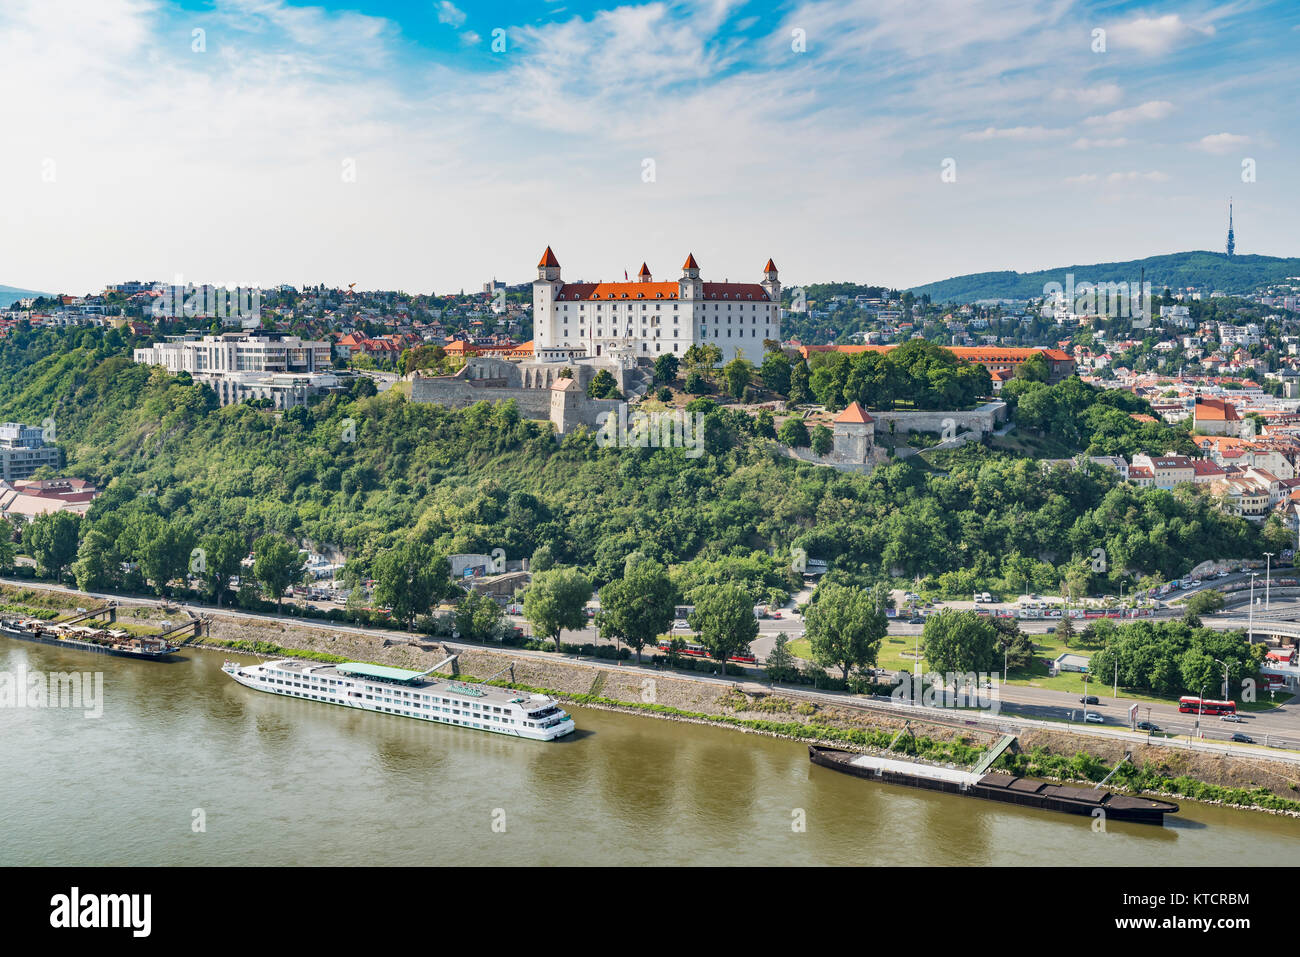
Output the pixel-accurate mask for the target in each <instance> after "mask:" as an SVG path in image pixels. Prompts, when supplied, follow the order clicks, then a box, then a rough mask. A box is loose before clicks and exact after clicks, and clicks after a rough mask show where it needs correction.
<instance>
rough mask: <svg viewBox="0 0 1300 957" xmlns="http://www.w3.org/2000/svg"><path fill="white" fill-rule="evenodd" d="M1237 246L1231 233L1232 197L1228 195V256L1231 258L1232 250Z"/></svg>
mask: <svg viewBox="0 0 1300 957" xmlns="http://www.w3.org/2000/svg"><path fill="white" fill-rule="evenodd" d="M1236 248H1237V240H1236V239H1234V238H1233V235H1232V197H1231V196H1229V197H1228V258H1229V259H1231V258H1232V253H1233V250H1235V249H1236Z"/></svg>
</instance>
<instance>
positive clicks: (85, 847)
mask: <svg viewBox="0 0 1300 957" xmlns="http://www.w3.org/2000/svg"><path fill="white" fill-rule="evenodd" d="M224 657H225V656H224V655H223V654H221V653H214V652H205V651H198V650H192V651H187V652H186V653H185V656H184V657H183V659H181V660H179V661H177V662H175V663H172V664H167V663H160V662H146V661H139V662H138V661H131V660H127V659H121V658H109V657H105V656H101V655H90V654H85V653H82V652H75V651H66V650H62V649H57V648H50V647H46V646H43V645H33V644H28V643H24V642H19V641H13V640H11V639H8V638H0V674H3V673H7V674H9V675H18V674H20V673H21V671H22V670H23V669H26V670H27V671H28V672H32V671H37V672H45V673H48V672H57V671H80V672H87V671H88V672H93V671H101V672H102V673H103V714H102V716H101V717H98V718H94V717H86V716H85V714H84V710H77V709H72V708H52V707H51V708H31V707H3V708H0V755H3V762H4V773H3V774H0V864H4V865H12V864H19V865H31V864H51V865H96V864H137V865H168V864H179V865H231V864H234V865H238V864H265V865H274V864H305V865H315V864H376V865H382V864H490V865H500V864H618V865H626V864H749V865H767V864H873V865H899V864H901V865H907V864H926V865H929V864H938V865H969V864H996V865H1015V864H1064V865H1079V864H1084V865H1102V864H1106V865H1128V864H1132V865H1139V864H1140V865H1197V864H1199V865H1206V864H1215V865H1222V864H1231V865H1241V864H1295V863H1296V862H1298V861H1300V821H1297V820H1296V819H1293V818H1286V817H1280V816H1274V815H1268V814H1260V813H1252V812H1244V811H1233V810H1227V809H1222V808H1217V807H1212V806H1206V805H1199V804H1195V803H1192V802H1189V801H1181V802H1180V804H1181V805H1182V809H1183V810H1182V812H1181V813H1180V814H1178V815H1176V816H1175V817H1172V818H1170V823H1169V824H1168V825H1166V826H1165V827H1163V828H1160V827H1152V826H1147V825H1136V824H1123V823H1110V824H1109V825H1108V826H1107V829H1106V831H1105V833H1099V832H1096V831H1094V830H1093V826H1092V821H1091V820H1090V819H1087V818H1075V817H1071V816H1067V815H1058V814H1051V813H1048V812H1045V811H1036V810H1030V809H1022V808H1014V807H1006V806H1003V805H1000V804H994V803H991V802H986V801H980V800H976V799H972V798H962V797H958V796H952V795H943V794H933V793H930V792H926V791H917V790H913V789H910V788H903V787H897V786H893V785H885V784H877V783H875V782H870V781H864V780H859V779H856V778H852V777H849V776H847V775H843V774H839V773H837V772H835V771H831V770H828V769H825V768H818V767H813V766H812V765H811V764H810V763H809V761H808V756H807V748H806V747H805V746H804V745H801V744H798V743H796V742H792V741H783V740H777V739H773V738H766V737H761V736H759V735H744V734H740V733H738V732H736V731H730V730H726V729H722V728H713V727H707V726H700V725H691V724H682V723H677V722H669V721H663V720H656V719H652V718H647V717H641V716H637V715H630V714H621V713H611V712H605V711H593V710H588V709H583V708H573V709H571V710H572V711H573V712H574V715H575V718H576V721H577V725H578V731H577V732H576V733H575V734H573V735H570V736H569V737H568V738H564V739H561V740H559V741H557V742H552V743H540V742H533V741H521V740H517V739H511V738H506V737H502V736H497V735H492V734H486V733H483V732H477V731H472V730H465V729H460V728H455V727H446V726H440V725H426V724H423V723H420V722H417V721H413V720H411V719H408V718H401V717H396V716H389V715H378V714H362V713H357V712H353V711H346V710H344V709H342V708H338V707H330V706H329V705H326V704H321V703H317V702H312V701H303V700H298V699H289V698H280V697H275V696H272V695H267V694H261V693H258V692H255V691H250V690H248V689H245V688H242V687H240V686H238V685H236V684H235V683H234V682H233V681H231V680H230V679H229V678H227V677H226V676H225V675H224V674H222V672H221V663H222V661H223V660H224ZM241 660H243V659H241Z"/></svg>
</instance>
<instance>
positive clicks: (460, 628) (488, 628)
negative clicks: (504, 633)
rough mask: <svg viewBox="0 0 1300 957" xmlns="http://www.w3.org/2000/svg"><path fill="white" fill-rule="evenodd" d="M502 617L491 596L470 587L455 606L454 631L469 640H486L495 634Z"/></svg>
mask: <svg viewBox="0 0 1300 957" xmlns="http://www.w3.org/2000/svg"><path fill="white" fill-rule="evenodd" d="M504 618H505V615H504V613H503V612H502V611H501V606H500V605H498V604H497V603H496V602H495V601H494V600H493V599H492V598H489V597H488V596H487V595H480V594H479V593H478V592H476V591H474V590H473V589H470V591H469V593H468V594H467V595H466V596H465V597H464V598H462V599H461V600H460V604H459V605H457V606H456V632H457V633H458V634H459V635H460V636H461V637H462V638H468V639H469V640H470V641H487V640H488V639H489V638H493V637H495V636H496V635H497V632H498V631H499V629H500V627H501V622H502V620H503V619H504Z"/></svg>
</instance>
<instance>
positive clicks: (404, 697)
mask: <svg viewBox="0 0 1300 957" xmlns="http://www.w3.org/2000/svg"><path fill="white" fill-rule="evenodd" d="M221 670H222V671H224V672H225V673H226V674H228V675H230V677H232V678H234V679H235V681H237V682H239V683H240V684H241V685H243V686H244V687H246V688H252V689H254V690H255V691H265V692H268V693H269V694H280V695H288V696H290V697H294V698H307V699H309V700H312V701H323V702H325V703H326V704H334V705H341V706H343V707H345V708H356V709H358V710H361V711H378V712H381V713H383V714H394V715H401V716H403V717H407V718H418V719H421V720H424V721H432V722H435V723H438V724H450V725H456V726H458V727H462V728H472V729H475V730H478V731H491V732H493V733H495V734H507V735H510V736H512V737H516V738H531V739H532V740H535V741H552V740H554V739H555V738H559V737H563V736H564V735H566V734H569V733H570V732H571V731H573V730H574V723H573V718H572V717H571V716H570V715H569V714H567V713H566V712H565V711H564V709H562V708H561V707H560V706H559V703H558V702H557V701H556V700H555V699H554V698H551V697H549V696H547V695H543V694H528V693H525V692H520V691H513V690H511V689H509V688H499V687H496V686H495V685H488V684H470V683H468V682H464V681H453V680H444V679H441V678H434V677H432V676H431V675H432V672H430V671H409V670H407V669H404V668H389V667H385V666H383V665H371V664H365V663H362V662H356V661H348V662H343V663H340V664H335V665H324V664H321V663H320V662H316V661H306V660H303V659H294V658H286V659H283V660H279V661H265V662H261V663H259V664H252V665H241V664H239V663H237V662H234V661H227V662H226V663H225V664H224V665H222V667H221Z"/></svg>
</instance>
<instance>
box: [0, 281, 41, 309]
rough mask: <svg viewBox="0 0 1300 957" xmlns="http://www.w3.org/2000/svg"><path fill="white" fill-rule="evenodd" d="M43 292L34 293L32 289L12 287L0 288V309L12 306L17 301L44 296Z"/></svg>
mask: <svg viewBox="0 0 1300 957" xmlns="http://www.w3.org/2000/svg"><path fill="white" fill-rule="evenodd" d="M44 295H45V293H43V292H36V291H35V290H33V289H18V288H15V287H14V286H0V309H5V308H8V307H9V306H12V305H13V304H14V303H15V302H17V301H18V300H19V299H26V298H27V297H28V296H44Z"/></svg>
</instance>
